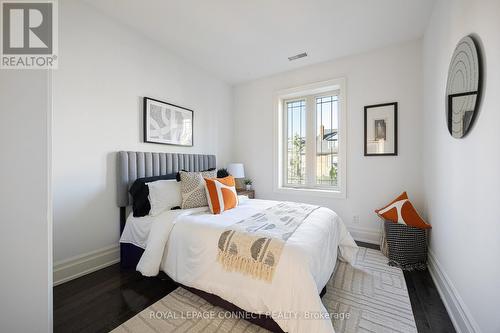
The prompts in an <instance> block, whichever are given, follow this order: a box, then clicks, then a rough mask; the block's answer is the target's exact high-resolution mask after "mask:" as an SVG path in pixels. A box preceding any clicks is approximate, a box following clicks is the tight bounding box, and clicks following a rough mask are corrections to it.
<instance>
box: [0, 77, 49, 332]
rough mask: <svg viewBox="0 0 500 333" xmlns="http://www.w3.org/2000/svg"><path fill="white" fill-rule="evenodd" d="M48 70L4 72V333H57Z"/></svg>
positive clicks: (0, 142) (0, 82) (0, 239)
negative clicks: (53, 314) (55, 328)
mask: <svg viewBox="0 0 500 333" xmlns="http://www.w3.org/2000/svg"><path fill="white" fill-rule="evenodd" d="M48 75H49V74H48V73H47V71H44V70H5V69H2V70H0V152H1V155H2V157H1V163H0V165H1V166H0V184H2V186H0V208H1V210H2V213H1V217H0V225H1V227H2V232H0V262H1V265H2V273H1V274H0V295H1V296H0V331H1V332H51V331H52V288H51V286H52V270H51V269H50V267H52V243H51V242H52V237H51V234H52V224H51V217H50V212H51V209H50V195H49V178H50V177H49V163H50V145H49V139H50V126H49V119H50V111H49V109H50V105H49V103H50V98H49V93H50V90H49V81H48Z"/></svg>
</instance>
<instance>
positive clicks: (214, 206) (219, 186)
mask: <svg viewBox="0 0 500 333" xmlns="http://www.w3.org/2000/svg"><path fill="white" fill-rule="evenodd" d="M205 189H206V191H207V200H208V206H209V207H210V210H211V211H212V213H213V214H220V213H222V212H223V211H226V210H229V209H232V208H234V207H236V206H237V205H238V194H236V187H235V182H234V177H233V176H227V177H224V178H205Z"/></svg>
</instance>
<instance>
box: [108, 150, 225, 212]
mask: <svg viewBox="0 0 500 333" xmlns="http://www.w3.org/2000/svg"><path fill="white" fill-rule="evenodd" d="M117 165H118V170H117V185H118V187H117V191H118V193H117V205H118V207H126V206H128V205H130V204H132V201H131V198H130V195H129V193H128V190H129V188H130V186H132V184H133V183H134V181H135V180H136V179H137V178H142V177H153V176H161V175H168V174H172V173H176V172H178V171H180V170H186V171H202V170H206V169H209V168H215V167H216V161H215V155H201V154H174V153H150V152H135V151H120V152H118V163H117Z"/></svg>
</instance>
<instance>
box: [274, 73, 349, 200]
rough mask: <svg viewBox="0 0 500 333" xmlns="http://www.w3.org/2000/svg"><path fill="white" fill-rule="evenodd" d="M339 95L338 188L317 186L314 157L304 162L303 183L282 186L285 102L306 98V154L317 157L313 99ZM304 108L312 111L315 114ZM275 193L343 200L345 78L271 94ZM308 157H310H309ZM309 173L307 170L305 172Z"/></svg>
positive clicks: (345, 117)
mask: <svg viewBox="0 0 500 333" xmlns="http://www.w3.org/2000/svg"><path fill="white" fill-rule="evenodd" d="M332 95H336V96H338V112H339V113H338V117H339V128H338V131H339V132H338V133H339V134H338V140H339V141H338V147H339V152H338V166H339V173H338V184H337V186H335V187H333V186H327V185H317V184H316V176H315V171H310V170H316V160H317V159H316V158H309V159H306V175H305V176H306V182H305V184H304V185H302V184H284V180H285V174H286V170H287V169H286V167H287V165H286V160H287V156H286V154H287V151H286V149H285V143H286V142H287V139H288V137H287V133H285V124H287V122H286V121H287V119H286V116H287V112H286V109H285V108H286V102H289V101H293V100H301V99H304V98H305V99H306V152H308V151H313V156H316V146H317V144H316V114H317V112H316V98H317V97H321V96H332ZM307 108H313V111H314V112H311V110H308V109H307ZM274 110H275V115H274V130H275V136H274V148H275V149H274V168H273V170H274V177H273V178H274V179H273V187H274V192H277V193H297V194H310V195H314V196H323V197H332V198H346V188H347V170H346V169H347V152H346V148H347V144H346V141H347V112H346V111H347V107H346V80H345V78H339V79H333V80H328V81H323V82H317V83H312V84H308V85H304V86H300V87H296V88H291V89H286V90H281V91H278V92H276V93H275V94H274ZM309 156H311V155H309ZM308 170H309V171H308Z"/></svg>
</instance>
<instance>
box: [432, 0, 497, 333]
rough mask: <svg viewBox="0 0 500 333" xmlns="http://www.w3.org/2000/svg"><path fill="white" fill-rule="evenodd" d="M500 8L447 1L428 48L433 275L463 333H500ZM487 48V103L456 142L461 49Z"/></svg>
mask: <svg viewBox="0 0 500 333" xmlns="http://www.w3.org/2000/svg"><path fill="white" fill-rule="evenodd" d="M499 14H500V1H464V0H453V1H451V0H449V1H439V2H438V3H437V4H436V7H435V9H434V13H433V16H432V19H431V21H430V24H429V26H428V28H427V31H426V33H425V38H424V46H423V68H424V81H423V82H424V95H423V96H424V101H425V102H424V119H423V128H424V135H423V138H424V145H423V166H424V175H425V176H424V179H425V210H426V214H427V217H428V220H429V222H430V223H432V225H433V229H432V237H431V244H430V246H431V250H432V256H431V259H433V260H432V261H431V263H432V264H433V265H432V268H433V274H434V277H435V278H436V280H437V282H438V285H439V286H440V287H441V290H442V292H443V293H444V294H443V296H444V299H445V301H446V302H447V305H448V308H449V312H450V314H451V315H452V316H453V317H454V320H455V324H456V325H457V328H458V329H459V330H460V331H462V332H469V331H470V332H474V331H476V332H479V331H482V332H487V333H489V332H492V333H493V332H500V316H498V313H499V308H500V287H499V281H500V264H499V255H500V231H499V222H500V219H499V215H498V204H499V202H500V191H499V189H500V149H499V146H498V145H499V143H500V131H499V126H500V94H499V92H500V39H499V33H500V19H499ZM470 33H475V34H477V35H478V36H479V38H480V40H481V42H482V44H483V52H484V55H483V59H484V62H485V65H486V66H485V67H486V68H485V74H486V75H485V82H484V83H485V85H484V89H485V90H484V94H483V102H482V106H481V110H480V113H479V116H478V117H477V118H476V122H475V125H474V127H473V128H472V131H471V132H470V133H469V134H468V135H467V136H466V137H465V138H463V139H454V138H452V137H451V136H450V135H449V133H448V130H447V125H446V117H445V89H446V80H447V72H448V66H449V63H450V60H451V56H452V54H453V50H454V48H455V46H456V44H457V42H458V41H459V40H460V39H461V38H462V37H464V36H466V35H467V34H470Z"/></svg>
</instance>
